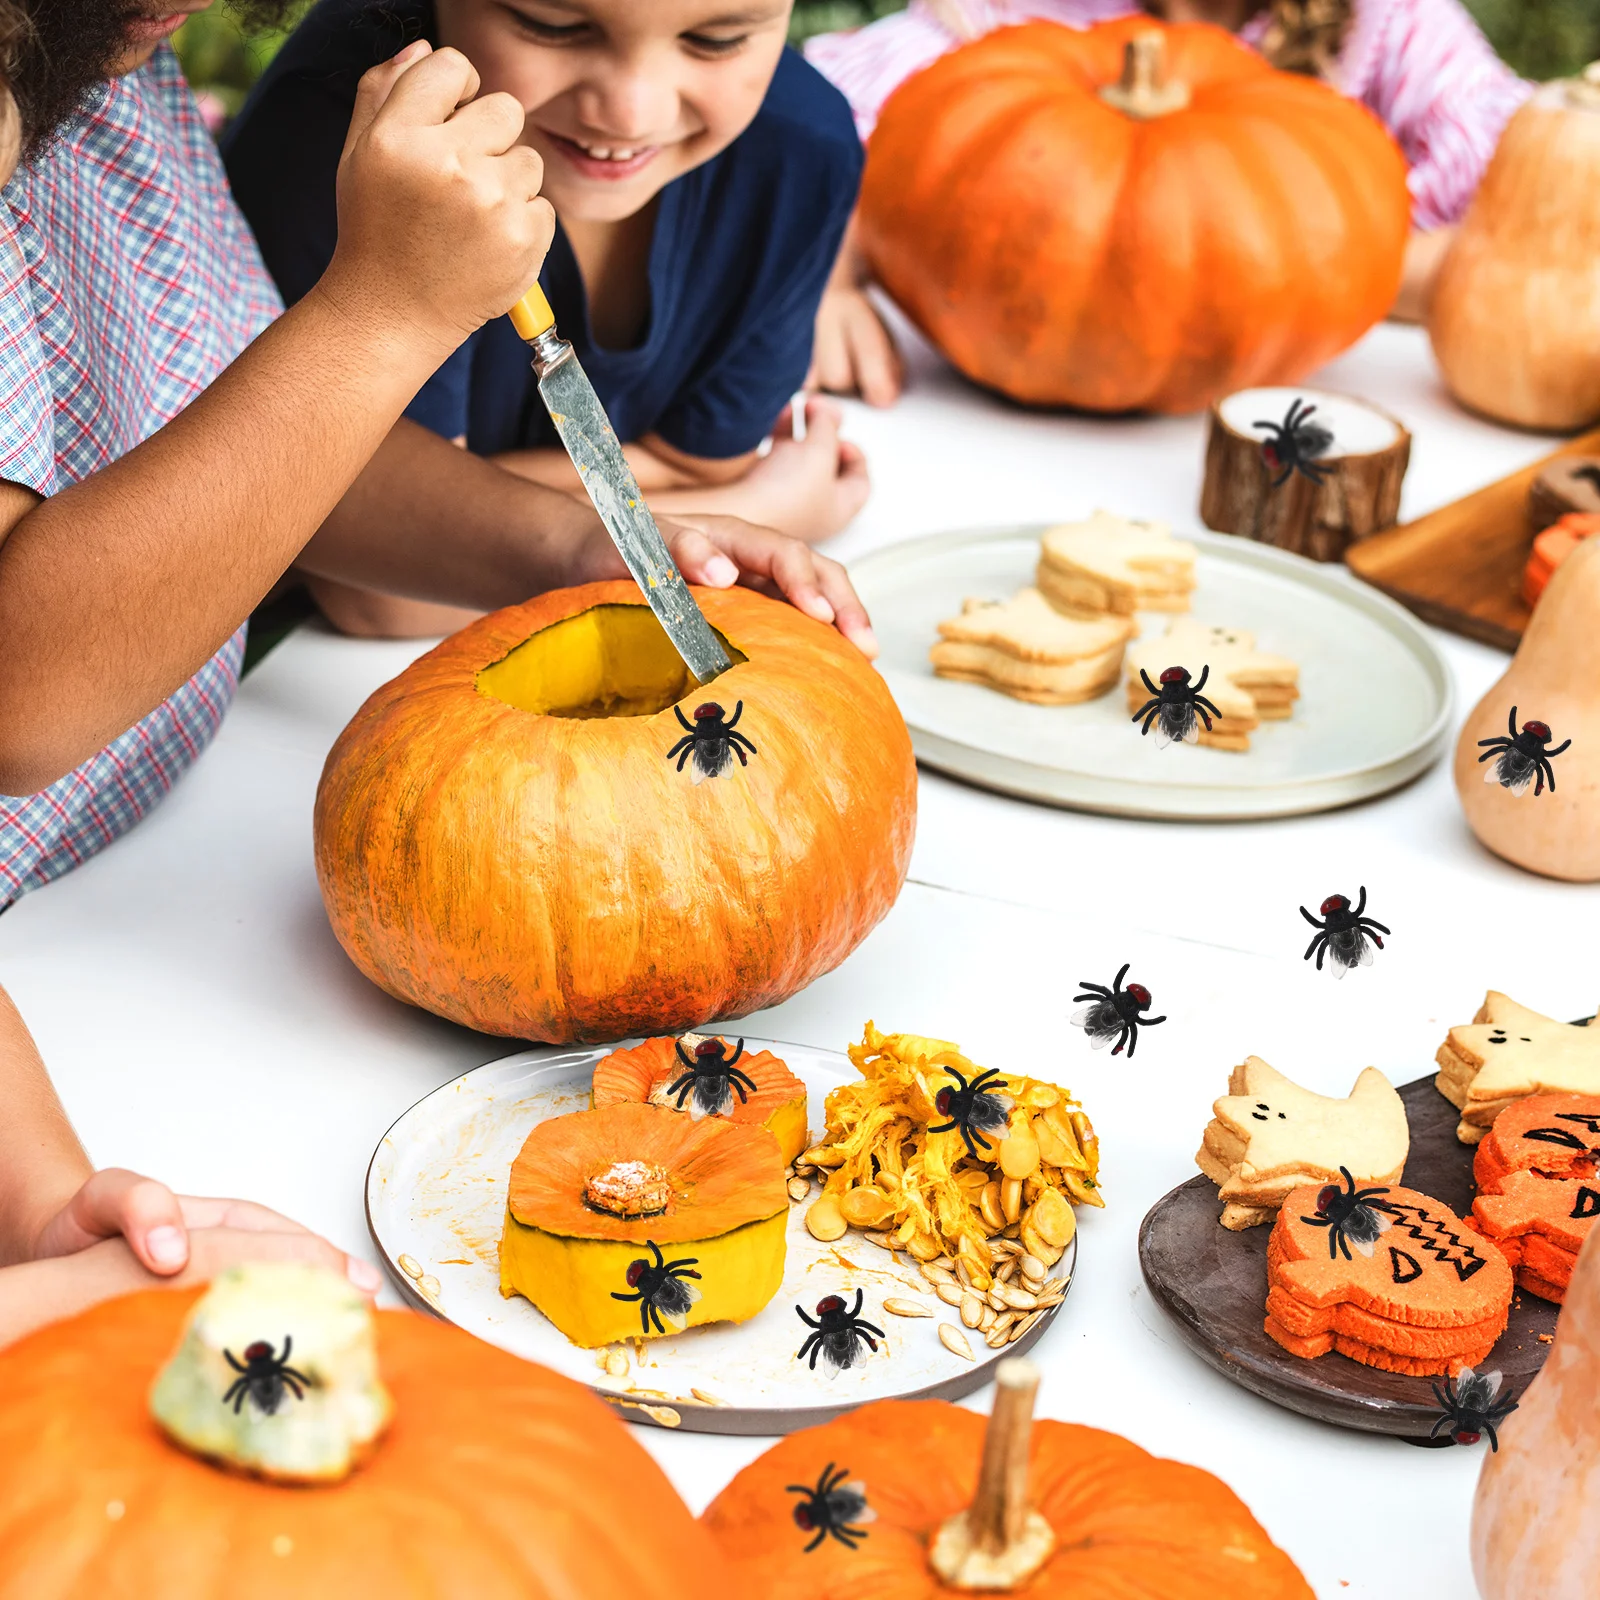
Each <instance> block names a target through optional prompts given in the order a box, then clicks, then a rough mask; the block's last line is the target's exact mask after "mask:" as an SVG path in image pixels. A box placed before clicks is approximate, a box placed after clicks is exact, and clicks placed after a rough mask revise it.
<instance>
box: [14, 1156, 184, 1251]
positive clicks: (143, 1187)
mask: <svg viewBox="0 0 1600 1600" xmlns="http://www.w3.org/2000/svg"><path fill="white" fill-rule="evenodd" d="M118 1234H121V1235H122V1236H123V1238H125V1239H126V1240H127V1241H128V1246H129V1248H130V1249H131V1250H132V1251H133V1253H134V1254H135V1255H136V1256H137V1257H138V1258H139V1261H140V1263H141V1264H142V1265H143V1266H145V1267H147V1268H148V1269H149V1270H150V1271H151V1272H155V1273H159V1274H160V1275H161V1276H163V1277H166V1276H169V1275H170V1274H172V1273H174V1272H181V1271H182V1270H183V1267H184V1265H185V1263H186V1262H187V1261H188V1259H189V1240H188V1231H187V1229H186V1228H185V1226H184V1220H183V1211H182V1208H181V1207H180V1206H179V1204H178V1197H177V1196H176V1195H175V1194H174V1193H173V1192H172V1191H171V1190H170V1189H169V1188H168V1187H167V1186H166V1185H165V1184H164V1183H157V1182H156V1180H155V1179H154V1178H145V1177H141V1176H140V1175H139V1174H138V1173H137V1172H127V1171H125V1170H123V1169H122V1168H120V1167H107V1168H106V1169H105V1170H104V1171H102V1172H97V1173H95V1174H94V1175H93V1176H92V1177H91V1178H90V1179H89V1181H88V1182H87V1183H85V1184H84V1186H83V1187H82V1188H81V1189H79V1190H78V1192H77V1193H76V1194H75V1195H73V1197H72V1199H71V1200H69V1201H68V1202H67V1204H66V1206H65V1207H63V1209H62V1210H61V1212H60V1213H59V1214H58V1215H57V1216H56V1217H55V1218H53V1219H52V1221H51V1222H50V1223H49V1224H48V1226H47V1227H46V1229H45V1231H44V1233H43V1235H41V1237H40V1242H39V1252H38V1253H39V1254H40V1255H50V1256H56V1255H71V1254H73V1253H75V1252H76V1251H79V1250H83V1249H86V1248H87V1247H88V1246H89V1245H91V1244H94V1243H96V1242H97V1241H99V1240H101V1239H111V1238H115V1237H116V1236H117V1235H118Z"/></svg>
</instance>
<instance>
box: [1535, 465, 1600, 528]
mask: <svg viewBox="0 0 1600 1600" xmlns="http://www.w3.org/2000/svg"><path fill="white" fill-rule="evenodd" d="M1570 511H1587V512H1590V513H1594V512H1600V456H1563V457H1562V458H1561V459H1560V460H1559V461H1552V462H1551V463H1550V464H1549V465H1548V466H1547V467H1545V469H1544V470H1543V471H1542V472H1541V473H1540V474H1539V476H1538V477H1537V478H1535V479H1534V480H1533V484H1532V486H1531V487H1530V488H1529V490H1528V531H1529V533H1543V532H1544V530H1545V529H1546V528H1548V527H1549V526H1550V525H1551V524H1552V523H1556V522H1559V521H1560V520H1561V519H1562V518H1563V517H1564V516H1566V515H1567V513H1568V512H1570Z"/></svg>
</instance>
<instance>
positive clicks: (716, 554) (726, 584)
mask: <svg viewBox="0 0 1600 1600" xmlns="http://www.w3.org/2000/svg"><path fill="white" fill-rule="evenodd" d="M670 548H671V550H672V558H673V560H674V561H676V562H677V563H678V570H679V571H680V572H681V573H682V574H683V575H684V577H685V578H686V579H688V581H689V582H690V583H703V584H705V585H706V586H707V587H708V588H711V589H731V588H732V587H733V586H734V584H736V583H737V582H738V581H739V569H738V567H736V566H735V565H734V564H733V562H732V561H730V560H729V559H728V557H727V556H726V555H725V554H723V552H722V551H721V550H720V549H719V548H718V547H717V545H716V544H715V543H714V542H713V541H712V540H711V539H710V538H709V537H708V536H707V534H706V532H705V530H704V529H703V528H701V527H699V526H697V525H695V524H694V523H679V524H678V525H677V528H676V530H675V531H674V532H673V534H672V536H671V541H670Z"/></svg>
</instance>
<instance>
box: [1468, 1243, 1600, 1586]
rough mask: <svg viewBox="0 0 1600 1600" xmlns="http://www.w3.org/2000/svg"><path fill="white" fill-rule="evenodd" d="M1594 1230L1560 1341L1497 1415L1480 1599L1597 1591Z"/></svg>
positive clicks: (1599, 1328) (1598, 1353)
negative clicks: (1513, 1404) (1504, 1413)
mask: <svg viewBox="0 0 1600 1600" xmlns="http://www.w3.org/2000/svg"><path fill="white" fill-rule="evenodd" d="M1597 1238H1600V1235H1596V1234H1595V1233H1593V1232H1592V1231H1591V1233H1590V1235H1589V1238H1588V1241H1587V1243H1586V1244H1585V1245H1584V1247H1583V1251H1582V1253H1581V1254H1580V1255H1579V1257H1578V1265H1577V1267H1576V1268H1575V1269H1574V1271H1573V1274H1572V1282H1571V1284H1570V1286H1569V1287H1568V1289H1567V1297H1566V1303H1565V1304H1564V1305H1563V1306H1562V1309H1561V1320H1560V1321H1559V1322H1557V1323H1556V1342H1555V1344H1554V1345H1553V1346H1552V1348H1551V1350H1550V1353H1549V1355H1548V1356H1547V1357H1546V1358H1545V1363H1544V1366H1543V1368H1542V1369H1541V1370H1540V1373H1539V1375H1538V1377H1536V1378H1535V1379H1534V1380H1533V1382H1532V1383H1531V1384H1529V1385H1528V1389H1527V1392H1526V1393H1525V1394H1523V1395H1522V1396H1521V1397H1520V1400H1519V1403H1518V1407H1517V1409H1516V1410H1515V1411H1514V1412H1512V1414H1511V1415H1510V1416H1508V1417H1507V1418H1506V1419H1505V1420H1504V1421H1503V1422H1501V1423H1500V1424H1499V1425H1498V1433H1499V1436H1500V1440H1499V1442H1500V1448H1499V1449H1498V1450H1491V1451H1486V1452H1485V1454H1484V1458H1483V1469H1482V1471H1481V1473H1480V1474H1479V1477H1478V1493H1477V1498H1476V1499H1475V1500H1474V1501H1473V1505H1472V1574H1473V1576H1474V1577H1475V1578H1476V1579H1477V1580H1478V1593H1479V1594H1480V1595H1481V1596H1482V1597H1483V1600H1593V1596H1594V1593H1595V1574H1596V1573H1597V1572H1600V1519H1597V1518H1596V1517H1595V1514H1594V1508H1595V1506H1596V1505H1597V1504H1600V1430H1597V1429H1596V1427H1595V1406H1596V1396H1600V1244H1597V1243H1596V1239H1597Z"/></svg>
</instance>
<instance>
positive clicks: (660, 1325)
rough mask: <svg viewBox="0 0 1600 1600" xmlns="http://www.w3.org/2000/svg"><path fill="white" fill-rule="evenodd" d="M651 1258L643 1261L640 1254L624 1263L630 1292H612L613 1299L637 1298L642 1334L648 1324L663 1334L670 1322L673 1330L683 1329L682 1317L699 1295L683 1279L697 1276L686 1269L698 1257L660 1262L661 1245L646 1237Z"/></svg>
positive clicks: (686, 1313)
mask: <svg viewBox="0 0 1600 1600" xmlns="http://www.w3.org/2000/svg"><path fill="white" fill-rule="evenodd" d="M645 1244H646V1245H647V1246H648V1247H649V1250H650V1253H651V1255H653V1256H654V1257H655V1260H654V1261H646V1260H645V1259H644V1258H643V1257H642V1256H641V1257H640V1258H639V1259H638V1260H637V1261H630V1262H629V1263H628V1287H629V1288H630V1289H632V1290H634V1291H636V1292H635V1293H633V1294H617V1293H616V1292H615V1291H613V1292H612V1295H611V1298H612V1299H613V1300H637V1301H638V1302H639V1326H640V1327H641V1328H643V1329H644V1331H645V1332H646V1333H649V1331H650V1324H651V1323H652V1322H653V1323H655V1325H656V1332H657V1333H665V1332H666V1331H667V1324H669V1323H670V1324H671V1326H672V1331H673V1332H674V1333H682V1332H683V1320H684V1318H685V1317H687V1316H688V1315H689V1307H690V1306H692V1305H693V1304H694V1303H695V1301H696V1300H698V1299H699V1298H700V1291H699V1290H698V1289H697V1288H696V1287H695V1286H694V1285H693V1284H692V1283H690V1282H688V1281H687V1280H688V1279H690V1278H698V1277H699V1276H700V1274H699V1273H698V1272H691V1271H690V1270H689V1269H690V1268H691V1267H693V1266H694V1265H695V1264H696V1263H697V1262H698V1261H699V1259H700V1258H699V1257H698V1256H683V1257H681V1258H680V1259H679V1260H677V1261H664V1260H662V1258H661V1246H660V1245H658V1244H657V1243H656V1242H655V1240H654V1239H646V1240H645Z"/></svg>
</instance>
